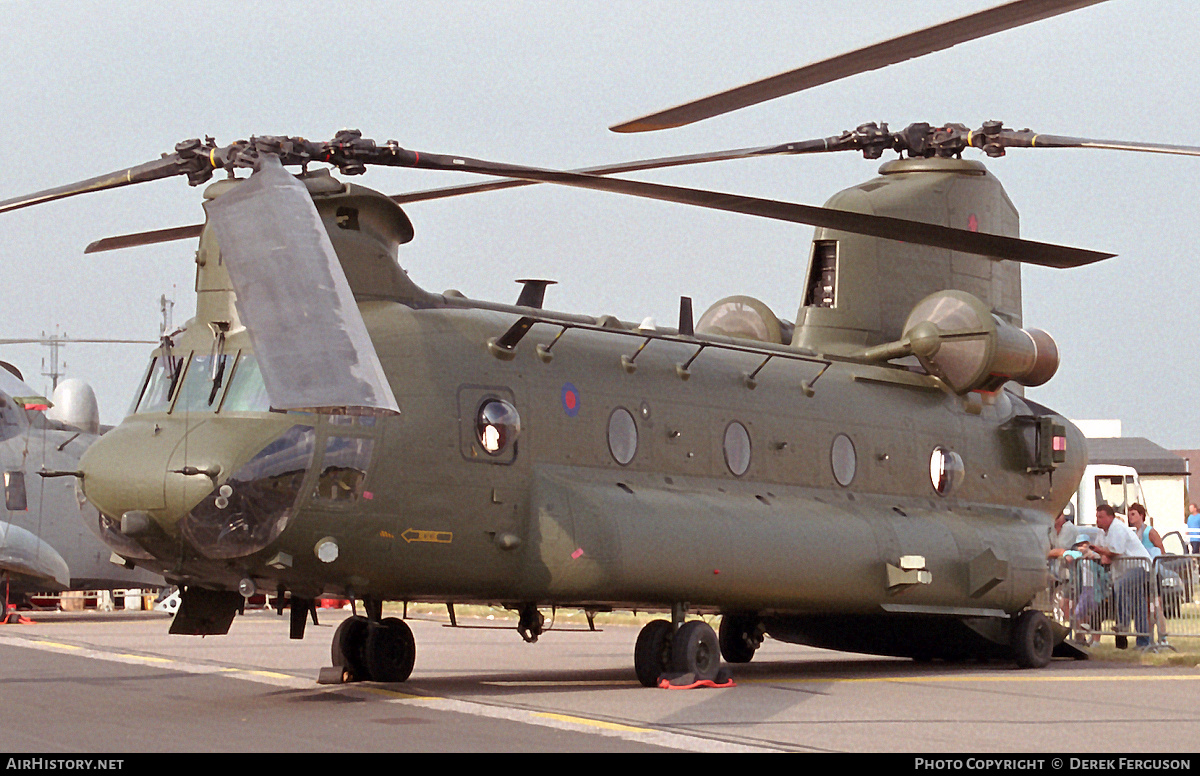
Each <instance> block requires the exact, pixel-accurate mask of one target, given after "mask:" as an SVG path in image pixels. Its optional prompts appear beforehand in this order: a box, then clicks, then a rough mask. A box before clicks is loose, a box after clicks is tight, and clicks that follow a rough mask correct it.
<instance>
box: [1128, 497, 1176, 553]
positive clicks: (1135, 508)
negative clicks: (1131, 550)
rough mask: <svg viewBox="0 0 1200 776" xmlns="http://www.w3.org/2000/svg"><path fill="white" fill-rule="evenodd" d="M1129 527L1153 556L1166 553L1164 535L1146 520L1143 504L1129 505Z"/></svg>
mask: <svg viewBox="0 0 1200 776" xmlns="http://www.w3.org/2000/svg"><path fill="white" fill-rule="evenodd" d="M1128 517H1129V528H1130V530H1132V531H1133V535H1134V536H1136V537H1137V538H1138V541H1140V542H1141V543H1142V546H1143V547H1145V548H1146V551H1147V552H1149V553H1150V557H1151V558H1157V557H1158V556H1159V555H1165V554H1166V553H1167V548H1166V547H1163V540H1162V537H1161V536H1159V535H1158V531H1156V530H1154V529H1153V528H1151V527H1150V525H1149V524H1148V523H1147V522H1146V508H1145V507H1144V506H1142V505H1141V504H1130V505H1129V515H1128Z"/></svg>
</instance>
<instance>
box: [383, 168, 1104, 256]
mask: <svg viewBox="0 0 1200 776" xmlns="http://www.w3.org/2000/svg"><path fill="white" fill-rule="evenodd" d="M405 153H407V154H412V158H409V159H408V160H406V162H407V163H403V165H402V166H405V167H410V166H411V167H419V168H423V169H431V170H455V171H460V172H474V173H482V174H484V175H498V176H504V177H511V178H524V179H526V180H532V181H539V182H542V183H556V184H559V185H563V186H575V187H578V188H585V189H595V190H597V191H609V192H613V193H615V194H626V195H629V196H635V197H643V198H646V199H657V200H662V201H665V202H678V203H680V204H686V205H694V206H697V207H704V208H710V209H713V210H724V211H727V212H731V213H743V214H746V215H753V216H759V217H761V218H770V219H774V220H778V221H790V222H792V223H798V224H808V225H810V226H819V227H826V228H829V229H838V230H841V231H845V232H854V233H856V234H865V235H869V236H872V237H882V238H885V239H889V240H898V241H900V242H907V243H914V244H917V245H929V246H932V247H935V248H946V249H948V250H952V251H961V252H963V253H973V254H978V255H981V256H987V257H990V258H996V259H1011V260H1013V261H1021V262H1025V263H1027V264H1040V265H1042V266H1047V267H1063V268H1065V267H1078V266H1082V265H1084V264H1091V263H1093V262H1096V261H1101V260H1103V259H1108V258H1112V256H1113V255H1115V254H1111V253H1099V252H1096V251H1089V250H1084V249H1081V248H1071V247H1067V246H1063V245H1054V244H1051V243H1041V242H1034V241H1031V240H1022V239H1020V238H1016V237H1003V236H1001V235H994V234H985V233H983V232H970V231H967V230H965V229H953V228H951V227H947V226H940V225H937V224H928V223H924V222H921V221H909V220H906V219H903V218H891V217H887V216H876V215H869V214H867V213H853V212H850V211H845V210H834V209H831V208H824V207H817V206H814V205H800V204H796V203H792V202H780V201H778V200H769V199H759V198H757V197H747V196H742V195H739V194H726V193H722V192H716V191H706V190H703V189H689V188H683V187H680V186H666V185H663V184H659V183H645V182H642V181H631V180H628V179H625V178H606V177H602V176H597V175H585V174H581V173H574V172H559V171H555V170H541V169H537V168H533V167H519V166H516V165H509V164H500V163H496V162H486V161H482V160H479V159H467V158H465V157H457V156H443V155H440V154H426V153H418V152H412V151H408V152H405Z"/></svg>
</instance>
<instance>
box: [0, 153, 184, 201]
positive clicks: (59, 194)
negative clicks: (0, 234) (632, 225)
mask: <svg viewBox="0 0 1200 776" xmlns="http://www.w3.org/2000/svg"><path fill="white" fill-rule="evenodd" d="M180 163H181V159H180V157H179V155H178V154H169V155H167V156H164V157H162V158H161V159H155V160H154V161H153V162H146V163H145V164H139V165H136V166H134V167H126V168H125V169H124V170H117V171H116V172H110V173H108V174H107V175H97V176H96V177H95V178H88V179H87V180H84V181H79V182H77V183H68V184H67V185H65V186H56V187H55V188H53V189H45V190H43V191H38V192H34V193H33V194H25V195H23V196H20V197H13V198H12V199H6V200H4V201H3V202H0V213H7V212H8V211H10V210H19V209H21V208H23V207H30V206H32V205H41V204H43V203H46V202H53V201H54V200H56V199H65V198H66V197H73V196H75V195H76V194H87V193H89V192H92V191H104V190H105V189H115V188H118V187H121V186H130V185H132V184H134V183H146V182H147V181H154V180H158V179H160V178H169V177H171V176H174V175H180V174H183V172H184V171H183V170H181V169H180Z"/></svg>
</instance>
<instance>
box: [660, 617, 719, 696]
mask: <svg viewBox="0 0 1200 776" xmlns="http://www.w3.org/2000/svg"><path fill="white" fill-rule="evenodd" d="M671 663H672V667H673V668H674V670H675V671H676V672H678V673H681V674H695V676H696V681H703V680H705V679H707V680H712V679H716V678H717V671H719V670H721V646H720V643H719V642H718V640H717V634H716V631H714V630H713V629H712V626H711V625H709V624H708V623H706V622H704V620H691V621H689V622H685V623H684V624H683V625H680V626H679V630H677V631H675V638H674V640H673V641H672V642H671Z"/></svg>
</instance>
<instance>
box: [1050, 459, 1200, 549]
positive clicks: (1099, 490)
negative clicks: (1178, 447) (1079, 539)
mask: <svg viewBox="0 0 1200 776" xmlns="http://www.w3.org/2000/svg"><path fill="white" fill-rule="evenodd" d="M1100 504H1111V505H1112V508H1113V509H1115V510H1116V512H1117V516H1118V517H1120V518H1121V519H1122V520H1125V519H1126V518H1125V513H1126V512H1127V511H1128V509H1129V505H1130V504H1143V505H1144V504H1146V496H1145V493H1144V492H1143V491H1142V482H1141V480H1140V479H1138V473H1137V470H1136V469H1134V468H1133V467H1132V466H1119V465H1117V464H1111V463H1093V464H1089V465H1088V467H1087V468H1086V469H1084V470H1083V479H1082V480H1080V481H1079V490H1077V491H1076V492H1075V495H1074V496H1072V497H1071V503H1069V504H1068V505H1067V507H1066V512H1067V514H1068V515H1072V516H1073V518H1074V520H1075V525H1076V527H1078V528H1091V529H1092V530H1091V531H1088V533H1093V532H1095V531H1098V530H1099V529H1097V528H1094V526H1095V525H1096V507H1097V506H1099V505H1100ZM1152 514H1153V513H1152ZM1127 522H1128V521H1127ZM1159 533H1160V534H1161V535H1162V539H1163V546H1164V547H1166V550H1167V552H1168V553H1171V554H1176V555H1183V554H1184V553H1185V552H1186V550H1185V549H1184V547H1185V545H1184V537H1183V536H1182V535H1181V534H1180V533H1179V532H1178V531H1170V532H1166V533H1163V530H1162V529H1160V530H1159Z"/></svg>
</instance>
